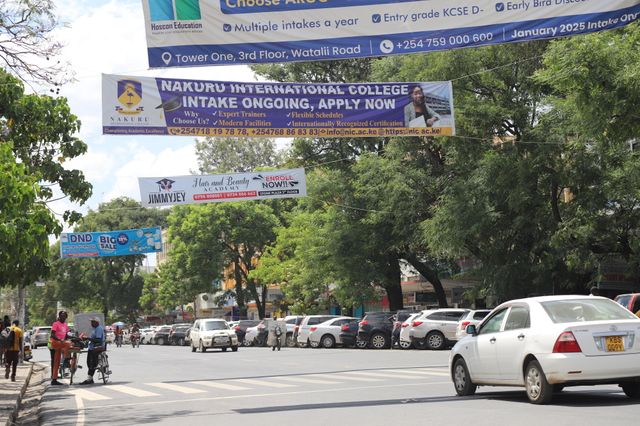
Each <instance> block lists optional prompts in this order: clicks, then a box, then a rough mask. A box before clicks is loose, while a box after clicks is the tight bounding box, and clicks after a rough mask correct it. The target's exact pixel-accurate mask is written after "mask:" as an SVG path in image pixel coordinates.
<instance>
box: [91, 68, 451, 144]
mask: <svg viewBox="0 0 640 426" xmlns="http://www.w3.org/2000/svg"><path fill="white" fill-rule="evenodd" d="M102 126H103V127H102V129H103V133H105V134H125V135H131V134H139V135H179V136H221V137H226V136H245V137H269V138H277V137H284V138H292V137H324V138H330V137H375V136H451V135H454V134H455V120H454V111H453V94H452V89H451V83H450V82H448V81H445V82H424V83H415V82H414V83H354V84H337V83H336V84H330V83H327V84H306V83H305V84H303V83H238V82H224V81H203V80H178V79H169V78H153V77H126V76H116V75H106V74H103V78H102Z"/></svg>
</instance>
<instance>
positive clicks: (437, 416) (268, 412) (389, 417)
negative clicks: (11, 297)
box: [35, 346, 638, 426]
mask: <svg viewBox="0 0 640 426" xmlns="http://www.w3.org/2000/svg"><path fill="white" fill-rule="evenodd" d="M109 353H110V362H111V366H112V370H113V375H112V380H111V382H110V383H109V384H107V385H101V384H96V385H92V386H76V385H74V386H64V387H59V388H58V387H56V388H49V390H48V391H47V394H46V397H45V401H44V403H43V414H44V420H45V421H44V424H45V425H71V424H76V425H84V424H92V425H95V424H107V423H109V424H116V425H137V424H163V425H164V424H166V425H183V424H188V425H189V426H194V425H204V424H207V425H210V424H212V422H215V424H218V425H220V424H233V425H251V426H255V425H305V426H311V425H327V424H331V423H336V422H340V423H348V424H354V425H357V426H361V425H365V424H366V425H383V424H384V425H390V424H412V423H415V422H421V423H422V422H428V423H431V424H435V425H445V424H469V425H495V424H507V425H511V424H516V423H517V424H518V425H528V424H531V425H545V424H554V425H575V424H580V425H581V426H582V425H598V426H601V425H602V424H603V423H604V424H607V423H611V422H612V421H615V424H616V425H627V424H628V425H632V424H633V425H636V424H637V422H638V405H637V404H633V403H632V402H631V400H629V399H627V398H626V397H625V396H624V394H622V393H621V392H620V391H619V389H618V388H617V387H615V386H603V387H597V388H591V387H581V388H572V389H569V390H566V391H565V392H563V393H562V394H560V395H558V396H557V398H556V400H555V401H554V402H555V403H554V405H551V406H545V407H539V406H534V405H531V404H529V403H528V402H527V400H526V396H525V395H524V392H523V391H522V390H520V389H516V388H513V389H512V388H480V390H479V391H478V393H477V394H476V395H475V396H473V397H469V398H459V397H456V396H454V391H453V386H452V384H451V381H450V379H449V374H448V373H447V370H446V362H447V358H448V352H447V351H443V352H431V351H399V350H393V351H389V350H387V351H375V350H355V349H354V350H347V349H334V350H324V349H295V348H294V349H290V348H284V349H283V350H282V351H281V352H272V351H271V350H270V349H268V348H240V350H239V351H238V352H235V353H234V352H230V351H229V352H224V353H223V352H220V351H219V350H218V351H209V352H206V353H191V351H190V350H189V348H187V347H184V348H182V347H167V346H165V347H159V346H143V347H141V348H139V349H133V348H131V347H123V348H113V349H110V352H109ZM47 357H48V352H47V351H46V350H41V349H38V350H37V351H35V358H36V360H43V361H46V360H47ZM82 363H84V356H83V359H82ZM83 375H84V374H82V376H83ZM82 376H81V377H82ZM82 378H84V377H82Z"/></svg>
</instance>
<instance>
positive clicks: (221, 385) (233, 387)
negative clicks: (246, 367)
mask: <svg viewBox="0 0 640 426" xmlns="http://www.w3.org/2000/svg"><path fill="white" fill-rule="evenodd" d="M189 383H193V384H194V385H200V386H207V387H210V388H215V389H224V390H247V389H250V388H245V387H244V386H236V385H229V384H227V383H219V382H205V381H199V382H198V381H195V382H189Z"/></svg>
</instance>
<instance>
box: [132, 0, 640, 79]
mask: <svg viewBox="0 0 640 426" xmlns="http://www.w3.org/2000/svg"><path fill="white" fill-rule="evenodd" d="M142 5H143V9H144V17H145V29H146V34H147V45H148V56H149V66H150V67H151V68H164V67H184V66H198V65H223V64H227V65H228V64H248V63H264V62H291V61H311V60H321V59H342V58H359V57H365V56H383V55H396V54H403V53H418V52H428V51H434V50H447V49H456V48H461V47H470V46H481V45H489V44H500V43H509V42H518V41H527V40H537V39H550V38H557V37H566V36H572V35H576V34H585V33H591V32H595V31H601V30H607V29H612V28H616V27H620V26H623V25H627V24H629V23H631V22H633V21H635V20H637V19H638V17H639V15H638V13H639V12H640V0H518V1H503V0H475V1H469V0H429V1H424V0H422V1H410V0H142Z"/></svg>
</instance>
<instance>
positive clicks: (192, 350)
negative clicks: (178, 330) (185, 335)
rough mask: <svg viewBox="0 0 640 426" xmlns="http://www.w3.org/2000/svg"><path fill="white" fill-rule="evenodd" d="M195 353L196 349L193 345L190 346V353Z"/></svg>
mask: <svg viewBox="0 0 640 426" xmlns="http://www.w3.org/2000/svg"><path fill="white" fill-rule="evenodd" d="M195 351H196V347H195V346H193V344H191V352H195Z"/></svg>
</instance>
